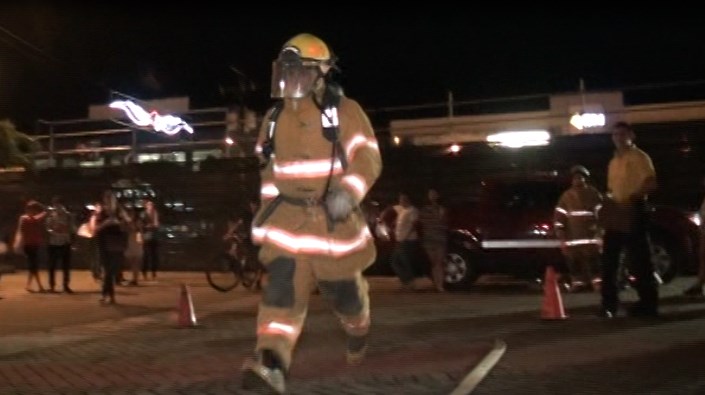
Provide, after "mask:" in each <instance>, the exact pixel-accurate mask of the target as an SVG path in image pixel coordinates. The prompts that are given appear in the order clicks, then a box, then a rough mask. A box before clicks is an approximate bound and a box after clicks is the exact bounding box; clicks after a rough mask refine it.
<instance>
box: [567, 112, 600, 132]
mask: <svg viewBox="0 0 705 395" xmlns="http://www.w3.org/2000/svg"><path fill="white" fill-rule="evenodd" d="M570 124H571V125H573V126H574V127H575V128H576V129H578V130H583V129H589V128H601V127H603V126H605V114H600V113H591V112H586V113H582V114H581V113H576V114H573V116H572V117H570Z"/></svg>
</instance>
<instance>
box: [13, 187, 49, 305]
mask: <svg viewBox="0 0 705 395" xmlns="http://www.w3.org/2000/svg"><path fill="white" fill-rule="evenodd" d="M45 217H46V211H45V210H44V206H42V204H41V203H39V202H37V201H36V200H30V201H28V202H27V204H26V205H25V212H24V214H22V215H21V216H20V219H19V221H18V224H17V228H18V229H19V234H20V237H21V238H22V252H24V255H25V256H26V257H27V286H26V288H25V289H26V290H27V292H34V291H33V290H32V280H35V281H36V282H37V288H38V289H37V290H38V291H39V292H44V286H42V282H41V280H40V279H39V252H40V249H41V248H42V247H43V246H44V232H45V225H44V218H45Z"/></svg>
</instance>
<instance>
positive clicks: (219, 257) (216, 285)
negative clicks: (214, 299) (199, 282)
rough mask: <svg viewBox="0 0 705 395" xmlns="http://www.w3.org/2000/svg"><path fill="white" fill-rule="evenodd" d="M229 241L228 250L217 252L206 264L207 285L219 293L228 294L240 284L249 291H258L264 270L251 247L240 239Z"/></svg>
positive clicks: (235, 238) (233, 237)
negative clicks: (230, 243) (254, 289)
mask: <svg viewBox="0 0 705 395" xmlns="http://www.w3.org/2000/svg"><path fill="white" fill-rule="evenodd" d="M230 241H231V242H232V245H231V246H230V248H229V249H228V250H226V251H221V252H219V253H218V254H216V256H214V257H213V258H211V259H210V260H209V261H208V263H207V264H206V268H205V274H206V280H207V281H208V284H209V285H210V286H211V287H212V288H213V289H215V290H216V291H220V292H229V291H231V290H233V289H234V288H235V287H237V286H238V285H240V284H242V286H243V287H245V288H247V289H250V290H251V289H253V288H257V289H259V288H260V282H261V280H262V276H263V275H264V268H263V267H262V265H261V264H260V262H259V260H258V259H257V256H256V254H255V251H254V250H253V249H252V248H253V247H251V246H248V245H247V244H246V243H245V241H244V240H243V238H241V237H237V236H232V237H231V240H230Z"/></svg>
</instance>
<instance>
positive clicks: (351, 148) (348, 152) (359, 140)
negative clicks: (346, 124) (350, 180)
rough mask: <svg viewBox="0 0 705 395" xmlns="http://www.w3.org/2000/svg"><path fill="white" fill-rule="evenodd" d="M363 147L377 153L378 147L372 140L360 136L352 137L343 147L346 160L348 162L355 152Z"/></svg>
mask: <svg viewBox="0 0 705 395" xmlns="http://www.w3.org/2000/svg"><path fill="white" fill-rule="evenodd" d="M364 147H369V148H372V149H373V150H375V151H379V145H378V144H377V141H375V140H374V139H368V138H367V137H365V136H363V135H362V134H356V135H354V136H353V137H352V138H351V139H350V140H349V141H348V143H347V144H346V145H345V156H346V157H347V158H348V161H351V160H352V158H353V156H355V152H357V150H358V149H360V148H364Z"/></svg>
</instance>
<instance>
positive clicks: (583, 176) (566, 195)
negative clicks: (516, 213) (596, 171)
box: [554, 165, 602, 291]
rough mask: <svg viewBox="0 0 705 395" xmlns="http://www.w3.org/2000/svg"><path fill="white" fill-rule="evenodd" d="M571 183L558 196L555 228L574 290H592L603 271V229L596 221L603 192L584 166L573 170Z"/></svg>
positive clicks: (571, 286) (570, 286) (570, 287)
mask: <svg viewBox="0 0 705 395" xmlns="http://www.w3.org/2000/svg"><path fill="white" fill-rule="evenodd" d="M570 173H571V176H572V180H571V186H570V188H568V189H567V190H565V191H564V192H563V194H562V195H561V197H560V198H559V199H558V204H557V205H556V209H555V211H554V229H555V232H556V237H557V238H558V239H559V240H560V241H561V252H562V253H563V256H564V257H565V259H566V263H567V266H568V272H569V273H568V274H569V275H568V277H569V279H570V281H569V282H567V284H568V286H569V289H570V290H571V291H583V290H590V289H592V287H593V286H595V285H597V275H598V274H599V270H600V243H601V241H600V237H601V229H600V226H599V224H598V221H597V215H598V211H599V209H600V208H601V206H602V194H601V193H600V192H599V191H598V190H597V189H596V188H595V187H593V186H592V185H590V184H588V182H587V180H588V179H589V177H590V172H589V171H588V169H586V168H585V167H584V166H580V165H576V166H573V167H572V168H571V169H570Z"/></svg>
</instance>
